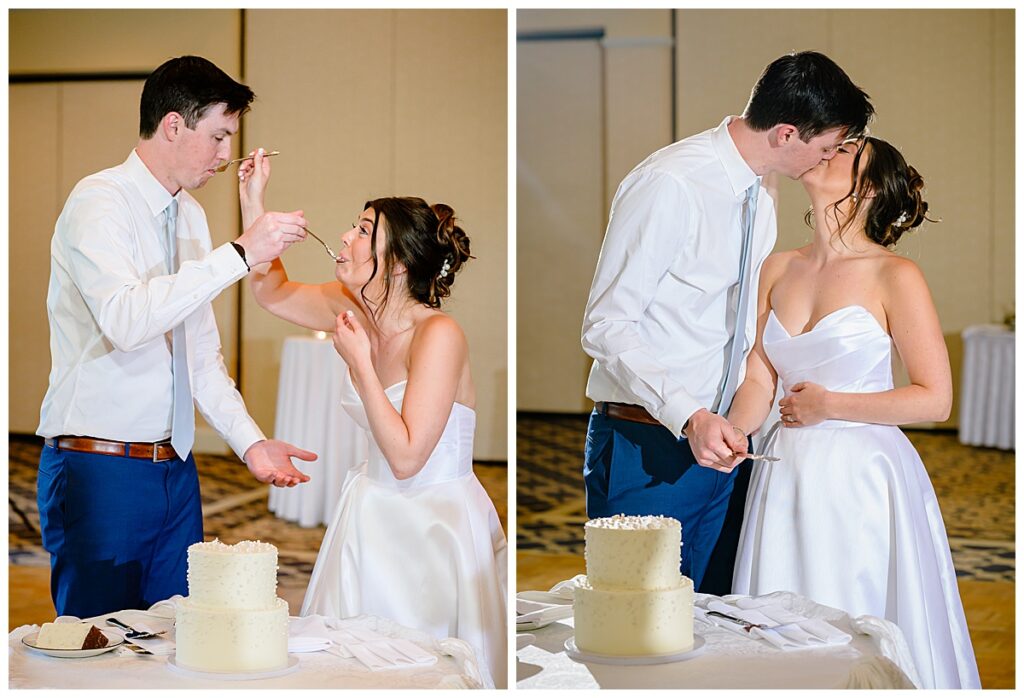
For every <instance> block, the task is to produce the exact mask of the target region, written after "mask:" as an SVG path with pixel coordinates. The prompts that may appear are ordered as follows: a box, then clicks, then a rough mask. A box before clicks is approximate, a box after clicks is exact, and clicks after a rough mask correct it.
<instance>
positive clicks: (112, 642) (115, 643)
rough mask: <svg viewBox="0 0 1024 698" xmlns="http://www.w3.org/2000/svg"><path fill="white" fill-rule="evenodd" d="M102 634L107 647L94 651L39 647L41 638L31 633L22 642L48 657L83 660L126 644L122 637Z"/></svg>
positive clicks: (104, 632)
mask: <svg viewBox="0 0 1024 698" xmlns="http://www.w3.org/2000/svg"><path fill="white" fill-rule="evenodd" d="M97 629H98V628H97ZM100 632H101V633H103V634H104V635H105V636H106V638H107V646H106V647H97V648H96V649H94V650H55V649H50V648H49V647H38V646H37V645H36V640H37V639H38V638H39V633H38V632H34V633H29V634H28V635H26V636H25V637H23V638H21V642H22V644H23V645H25V647H28V648H29V649H30V650H34V651H36V652H40V653H42V654H45V655H47V656H48V657H59V658H60V659H81V658H83V657H95V656H96V655H98V654H103V653H104V652H109V651H110V650H113V649H117V648H118V647H120V646H121V645H123V644H124V638H122V637H121V636H120V635H116V634H114V633H112V632H107V631H105V630H100Z"/></svg>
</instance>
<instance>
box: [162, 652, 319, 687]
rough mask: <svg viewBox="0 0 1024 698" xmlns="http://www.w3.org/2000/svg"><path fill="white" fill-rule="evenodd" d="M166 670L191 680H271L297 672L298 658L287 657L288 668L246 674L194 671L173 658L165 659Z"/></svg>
mask: <svg viewBox="0 0 1024 698" xmlns="http://www.w3.org/2000/svg"><path fill="white" fill-rule="evenodd" d="M167 668H168V669H170V670H171V671H173V672H174V673H176V674H181V675H182V676H188V677H189V678H193V679H217V680H218V681H254V680H256V679H272V678H274V677H275V676H284V675H286V674H291V673H292V672H295V671H298V670H299V658H298V657H293V656H291V655H288V666H286V667H284V668H282V669H274V670H273V671H258V672H249V673H247V674H240V673H231V672H212V671H195V670H193V669H186V668H185V667H182V666H178V663H177V662H175V661H174V657H168V658H167Z"/></svg>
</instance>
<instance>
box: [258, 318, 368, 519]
mask: <svg viewBox="0 0 1024 698" xmlns="http://www.w3.org/2000/svg"><path fill="white" fill-rule="evenodd" d="M347 370H348V367H347V366H346V365H345V362H344V361H343V360H342V359H341V357H340V356H338V352H337V351H335V349H334V344H333V342H331V340H330V339H321V338H319V337H313V336H305V337H302V336H297V337H288V338H287V339H285V340H284V347H283V349H282V352H281V374H280V378H279V382H278V390H277V414H276V419H275V429H274V436H275V437H276V438H278V439H281V440H283V441H287V442H289V443H291V444H294V445H296V446H298V447H300V448H304V449H306V450H309V451H313V452H314V453H316V454H318V455H319V458H318V459H317V460H316V461H313V462H310V463H307V462H305V461H296V466H297V467H298V468H299V470H301V471H302V472H304V473H306V474H307V475H309V482H306V483H303V484H301V485H296V486H295V487H271V488H270V501H269V508H270V511H271V512H273V513H274V514H276V515H277V516H278V517H279V518H282V519H286V520H288V521H294V522H296V523H298V524H299V525H300V526H305V527H307V528H308V527H312V526H318V525H320V524H327V523H329V522H330V520H331V518H332V516H333V514H334V507H335V505H336V504H337V503H338V498H339V497H340V495H341V486H342V485H343V484H344V483H345V475H346V474H347V473H348V471H349V470H350V469H351V468H353V467H355V466H357V465H359V464H360V463H362V462H363V461H364V460H366V449H367V442H366V433H365V432H364V431H363V430H362V428H360V427H359V425H358V424H356V423H355V422H354V421H353V420H352V418H351V417H349V416H348V413H346V412H345V410H344V409H343V408H342V406H341V387H342V380H343V379H344V376H345V371H347Z"/></svg>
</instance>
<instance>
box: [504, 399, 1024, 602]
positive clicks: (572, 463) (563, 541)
mask: <svg viewBox="0 0 1024 698" xmlns="http://www.w3.org/2000/svg"><path fill="white" fill-rule="evenodd" d="M516 424H517V426H516V428H517V438H516V444H517V445H516V448H517V453H516V513H517V531H516V540H517V546H518V547H517V549H518V550H519V551H524V552H525V551H530V552H547V553H563V554H564V553H569V554H575V555H581V556H582V555H583V524H584V523H585V522H586V520H587V516H586V511H585V503H584V488H583V472H582V471H583V448H584V443H585V441H586V430H587V416H586V415H538V414H533V413H521V414H519V415H518V418H517V422H516ZM906 434H907V437H908V438H909V439H910V440H911V442H912V443H913V444H914V446H915V448H917V450H918V452H919V453H920V454H921V458H922V460H923V461H924V463H925V466H926V467H927V469H928V473H929V475H930V476H931V479H932V484H933V485H934V487H935V492H936V494H937V495H938V498H939V505H940V507H941V509H942V515H943V519H944V521H945V523H946V532H947V535H948V536H949V542H950V548H951V550H952V553H953V564H954V566H955V567H956V571H957V576H958V577H960V578H962V579H971V580H977V581H1001V582H1011V583H1012V582H1013V581H1014V578H1015V575H1014V570H1015V564H1014V557H1015V548H1014V530H1015V525H1014V515H1015V510H1014V477H1015V472H1014V471H1015V463H1016V454H1015V453H1014V452H1013V451H999V450H996V449H988V448H974V447H970V446H964V445H962V444H961V443H960V442H959V441H958V440H957V438H956V434H954V433H950V432H935V431H924V430H907V432H906Z"/></svg>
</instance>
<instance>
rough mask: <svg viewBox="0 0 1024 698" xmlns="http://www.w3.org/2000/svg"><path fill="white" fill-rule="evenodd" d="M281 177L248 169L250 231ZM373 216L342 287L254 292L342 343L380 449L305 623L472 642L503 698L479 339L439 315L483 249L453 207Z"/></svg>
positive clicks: (378, 204)
mask: <svg viewBox="0 0 1024 698" xmlns="http://www.w3.org/2000/svg"><path fill="white" fill-rule="evenodd" d="M269 175H270V163H269V161H268V160H266V159H264V158H262V156H261V154H257V156H256V157H255V159H254V160H253V161H249V162H246V163H245V164H244V165H243V167H242V168H241V169H240V172H239V178H240V180H241V182H240V184H239V193H240V197H241V201H242V216H243V219H244V220H246V221H249V220H254V219H255V218H257V217H258V216H259V215H261V214H262V212H263V196H264V192H265V191H266V184H267V179H268V177H269ZM363 209H364V210H363V211H362V213H361V214H360V215H359V220H358V221H357V222H356V223H354V224H353V226H352V227H351V229H349V230H348V231H347V232H344V233H342V235H341V246H340V249H339V251H338V254H337V258H336V260H337V264H336V266H335V276H336V278H337V282H330V283H324V284H319V285H313V284H302V283H297V282H293V281H289V280H288V277H287V275H286V274H285V269H284V266H283V264H282V263H281V261H280V260H279V259H278V260H275V261H274V262H273V263H272V264H271V265H269V268H264V269H254V272H253V274H252V275H251V277H250V278H251V281H252V288H253V292H254V294H255V296H256V300H257V302H258V303H259V304H260V305H261V306H262V307H263V308H265V309H267V310H269V311H270V312H271V313H273V314H275V315H277V316H278V317H281V318H283V319H285V320H288V321H290V322H293V323H295V324H297V325H301V326H302V327H308V328H310V329H314V330H324V331H330V332H333V333H334V345H335V348H336V349H337V351H338V353H339V354H340V355H341V357H342V358H343V359H344V360H345V363H346V364H347V365H348V369H349V370H348V373H347V376H346V379H345V385H344V387H343V390H342V394H343V400H344V403H343V406H344V408H345V410H346V411H347V412H348V413H349V414H350V415H351V416H352V417H353V419H355V420H356V421H357V422H358V423H359V424H360V425H361V426H362V427H363V428H364V429H366V430H367V432H368V437H369V442H370V449H369V458H368V461H367V462H366V463H364V464H363V465H362V466H361V467H360V468H356V469H354V470H353V471H352V472H350V473H349V475H348V477H347V479H346V481H345V484H344V486H343V489H342V494H341V498H340V501H339V503H338V506H337V508H336V511H335V514H334V518H333V520H332V522H331V524H330V525H329V526H328V529H327V533H326V535H325V536H324V540H323V543H322V545H321V547H320V553H319V555H318V556H317V560H316V565H315V566H314V569H313V575H312V578H311V580H310V583H309V587H308V589H307V590H306V597H305V599H304V601H303V604H302V612H301V613H302V615H309V614H314V613H316V614H321V615H325V616H333V617H339V618H345V617H350V616H355V615H358V614H370V615H375V616H381V617H384V618H388V619H390V620H392V621H395V622H397V623H400V624H401V625H405V626H408V627H412V628H416V629H418V630H422V631H425V632H428V633H430V634H431V635H433V636H434V637H437V638H446V637H458V638H460V639H462V640H465V641H466V642H468V643H469V644H470V645H471V646H472V647H473V648H474V650H475V651H476V654H477V656H478V657H479V658H480V660H481V661H480V667H481V670H482V671H483V672H484V674H485V677H486V674H487V673H489V674H490V679H491V681H487V679H486V678H485V683H487V685H495V684H496V685H497V686H498V687H504V686H505V684H506V662H507V655H506V630H505V628H506V610H505V609H506V602H505V598H506V584H507V582H506V567H507V557H506V556H507V551H506V542H505V536H504V533H503V532H502V530H501V525H500V523H499V521H498V516H497V513H496V512H495V510H494V506H493V505H492V504H491V501H490V499H488V497H487V493H486V492H485V491H484V489H483V487H482V486H481V485H480V482H479V481H478V480H477V478H476V476H475V475H474V474H473V460H472V456H473V429H474V426H475V423H476V413H475V411H474V409H473V406H474V404H475V399H476V395H475V390H474V387H473V379H472V376H471V375H470V363H469V349H468V347H467V344H466V338H465V335H464V334H463V332H462V329H461V328H460V327H459V325H458V323H457V322H456V321H455V320H454V319H452V318H451V317H449V316H448V315H447V314H445V313H444V312H442V311H441V310H440V309H439V307H440V304H441V300H442V299H443V298H445V297H447V296H448V295H449V293H450V291H451V285H452V283H453V281H454V277H455V274H456V273H457V272H458V271H459V269H460V268H461V267H462V265H463V263H464V262H465V261H466V260H467V259H468V258H469V256H470V255H469V239H468V238H467V237H466V234H465V233H464V232H463V230H462V229H461V228H460V227H459V226H457V225H456V224H455V216H454V211H453V210H452V209H451V208H450V207H448V206H446V205H444V204H435V205H434V206H428V205H427V204H426V202H424V201H423V200H422V199H417V198H395V197H389V198H382V199H376V200H374V201H370V202H368V203H367V204H366V205H365V206H364V207H363ZM264 266H266V265H264ZM261 272H262V273H261ZM491 682H493V684H492V683H491Z"/></svg>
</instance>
